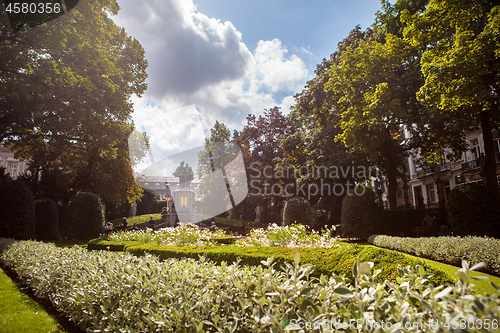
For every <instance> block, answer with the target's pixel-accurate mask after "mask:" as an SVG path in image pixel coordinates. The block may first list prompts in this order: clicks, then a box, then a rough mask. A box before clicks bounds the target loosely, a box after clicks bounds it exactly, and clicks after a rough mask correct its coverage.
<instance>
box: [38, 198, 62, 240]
mask: <svg viewBox="0 0 500 333" xmlns="http://www.w3.org/2000/svg"><path fill="white" fill-rule="evenodd" d="M35 226H36V227H35V233H36V239H38V240H47V241H54V240H59V238H60V235H59V212H58V209H57V205H56V203H55V202H54V200H52V199H50V198H42V199H38V200H36V201H35Z"/></svg>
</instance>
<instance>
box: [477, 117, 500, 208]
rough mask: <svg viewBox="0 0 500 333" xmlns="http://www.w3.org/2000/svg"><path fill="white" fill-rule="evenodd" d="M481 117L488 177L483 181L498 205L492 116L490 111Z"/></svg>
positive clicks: (499, 198)
mask: <svg viewBox="0 0 500 333" xmlns="http://www.w3.org/2000/svg"><path fill="white" fill-rule="evenodd" d="M480 117H481V129H482V132H483V142H484V157H485V159H484V172H485V175H486V177H485V179H483V181H484V183H485V186H486V187H487V188H489V189H490V191H491V192H492V193H493V196H494V197H495V198H496V200H497V203H500V193H499V191H498V181H497V172H496V161H495V147H494V145H493V132H492V129H491V120H490V114H489V112H488V111H481V112H480Z"/></svg>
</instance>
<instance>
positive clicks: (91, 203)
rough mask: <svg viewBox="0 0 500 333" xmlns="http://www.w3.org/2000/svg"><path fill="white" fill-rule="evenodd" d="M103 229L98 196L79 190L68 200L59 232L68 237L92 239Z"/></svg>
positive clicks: (102, 216) (102, 215)
mask: <svg viewBox="0 0 500 333" xmlns="http://www.w3.org/2000/svg"><path fill="white" fill-rule="evenodd" d="M103 230H104V214H103V210H102V204H101V200H100V199H99V197H98V196H97V195H96V194H94V193H90V192H79V193H77V194H75V195H74V196H73V197H72V198H71V201H70V202H69V205H68V208H67V210H66V213H65V215H64V220H63V223H62V225H61V226H60V231H61V234H62V235H63V236H64V237H68V238H69V239H92V238H96V237H99V235H100V234H101V233H102V231H103Z"/></svg>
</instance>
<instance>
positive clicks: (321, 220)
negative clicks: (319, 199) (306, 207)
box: [312, 209, 328, 230]
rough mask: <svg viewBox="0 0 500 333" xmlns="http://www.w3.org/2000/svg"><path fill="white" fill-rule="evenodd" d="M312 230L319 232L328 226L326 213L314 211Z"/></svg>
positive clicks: (321, 210) (318, 210) (324, 211)
mask: <svg viewBox="0 0 500 333" xmlns="http://www.w3.org/2000/svg"><path fill="white" fill-rule="evenodd" d="M312 215H313V220H314V228H315V229H316V230H319V229H321V228H324V227H325V225H327V224H328V212H327V211H326V210H324V209H316V210H314V211H313V214H312Z"/></svg>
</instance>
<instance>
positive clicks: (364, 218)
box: [341, 188, 383, 239]
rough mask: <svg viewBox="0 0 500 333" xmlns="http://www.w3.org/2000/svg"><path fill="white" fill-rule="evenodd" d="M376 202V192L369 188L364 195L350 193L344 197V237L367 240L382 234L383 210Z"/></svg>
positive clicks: (342, 216)
mask: <svg viewBox="0 0 500 333" xmlns="http://www.w3.org/2000/svg"><path fill="white" fill-rule="evenodd" d="M375 200H376V195H375V192H373V191H372V190H371V189H369V188H365V191H364V193H363V194H362V195H357V194H355V192H350V193H348V194H347V195H346V196H345V197H344V201H343V202H342V215H341V220H342V228H341V230H342V236H343V237H348V238H362V239H366V238H368V236H370V235H372V234H375V233H381V231H382V229H383V225H382V214H383V210H382V208H381V207H379V206H378V205H377V203H376V201H375Z"/></svg>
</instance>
